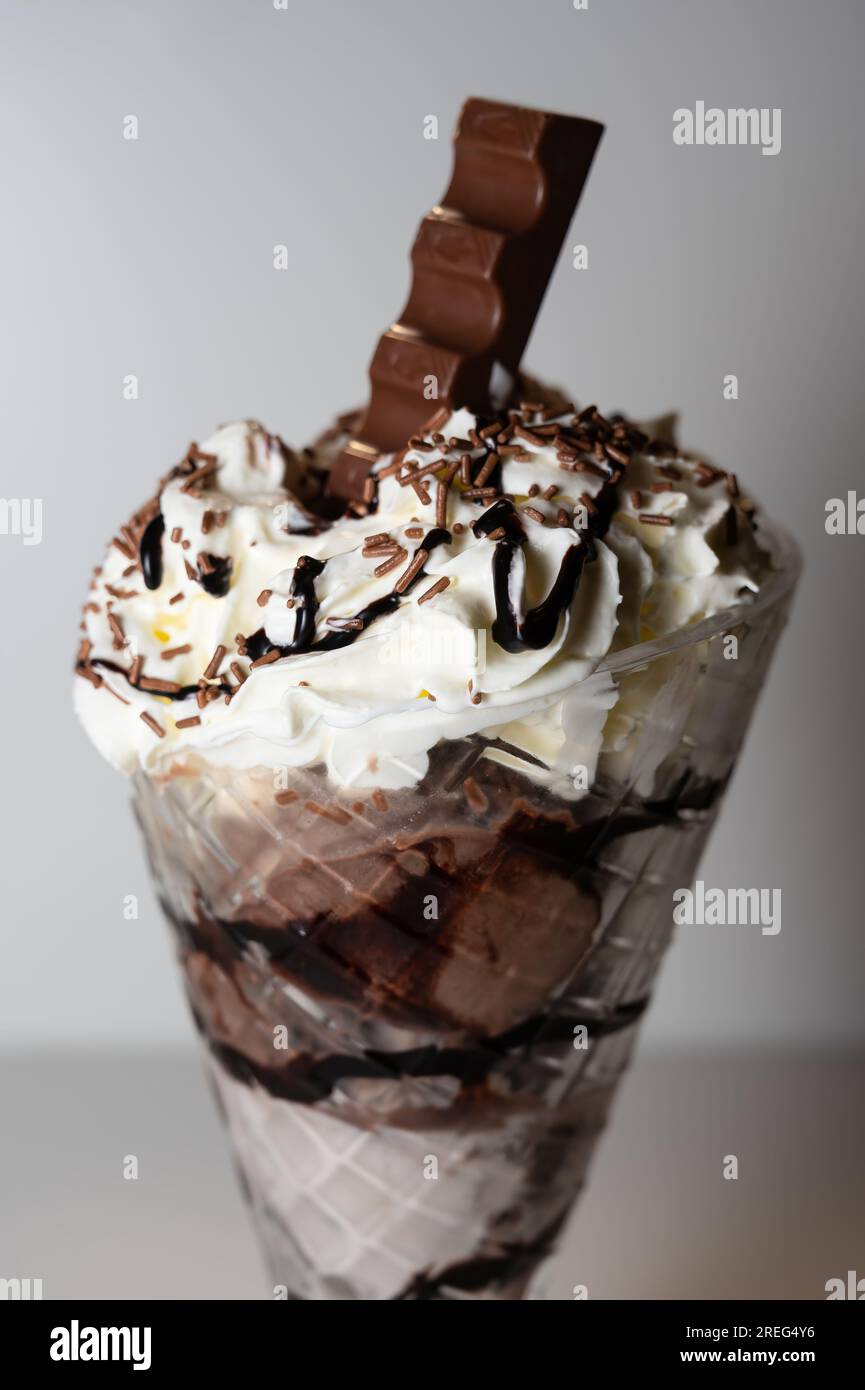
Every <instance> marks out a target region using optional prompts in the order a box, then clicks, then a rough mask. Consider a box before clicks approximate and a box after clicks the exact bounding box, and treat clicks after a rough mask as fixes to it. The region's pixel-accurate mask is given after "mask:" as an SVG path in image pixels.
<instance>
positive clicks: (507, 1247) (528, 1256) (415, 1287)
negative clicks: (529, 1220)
mask: <svg viewBox="0 0 865 1390" xmlns="http://www.w3.org/2000/svg"><path fill="white" fill-rule="evenodd" d="M567 1214H568V1210H567V1209H566V1210H565V1211H564V1212H563V1213H562V1214H561V1216H557V1217H556V1219H555V1220H554V1221H552V1222H550V1224H549V1225H548V1226H547V1227H546V1228H545V1229H544V1230H542V1231H539V1232H538V1234H537V1235H536V1236H535V1237H534V1238H533V1239H532V1240H527V1241H521V1242H519V1243H511V1242H508V1243H507V1244H503V1245H502V1248H501V1250H500V1251H499V1252H497V1253H496V1254H488V1255H474V1256H471V1257H469V1259H467V1260H459V1261H458V1262H457V1263H455V1264H452V1265H448V1266H447V1268H446V1269H442V1270H440V1271H439V1272H438V1273H437V1274H432V1273H429V1272H426V1273H421V1274H417V1275H415V1277H414V1279H412V1281H411V1283H410V1284H409V1285H408V1286H407V1288H405V1289H404V1290H403V1292H402V1293H399V1294H397V1295H396V1298H395V1299H394V1302H403V1301H409V1302H426V1301H429V1300H435V1299H439V1300H441V1299H447V1293H446V1290H448V1289H456V1290H459V1292H460V1293H476V1292H477V1291H478V1290H480V1289H486V1288H488V1287H489V1286H490V1285H491V1284H492V1285H496V1284H505V1283H510V1282H511V1281H513V1280H515V1279H518V1278H519V1277H520V1276H521V1275H528V1274H531V1272H532V1270H533V1269H534V1268H535V1265H537V1264H538V1262H539V1261H540V1260H542V1259H545V1258H546V1257H547V1256H548V1255H551V1254H552V1253H553V1250H554V1249H555V1242H556V1238H557V1236H558V1234H559V1232H560V1230H561V1228H562V1226H563V1225H564V1221H565V1217H566V1216H567Z"/></svg>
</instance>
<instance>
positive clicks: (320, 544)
mask: <svg viewBox="0 0 865 1390" xmlns="http://www.w3.org/2000/svg"><path fill="white" fill-rule="evenodd" d="M506 418H507V417H504V416H503V417H502V419H503V420H505V419H506ZM510 418H511V422H512V423H511V428H510V429H509V430H505V431H503V433H504V434H505V435H506V436H507V437H506V438H504V439H503V438H502V437H501V435H500V436H499V438H498V439H496V438H495V437H494V434H495V432H490V431H489V430H485V437H484V438H481V437H480V436H479V434H478V433H477V431H478V430H479V429H480V428H481V426H482V425H483V423H484V422H479V421H478V420H477V419H476V418H475V417H474V416H473V415H472V414H471V413H470V412H468V411H466V410H459V411H457V412H455V413H454V414H453V415H451V417H450V418H449V419H448V420H446V421H444V422H443V423H441V424H440V425H439V429H438V431H437V432H436V433H435V435H434V436H433V437H431V438H430V439H429V440H426V441H423V440H417V441H413V443H417V444H418V445H419V446H420V447H409V448H407V449H406V450H405V451H403V454H402V455H401V456H397V457H396V458H384V459H381V460H380V461H379V462H378V464H377V465H376V467H375V470H374V471H375V476H376V479H377V499H376V504H375V506H374V508H372V509H371V510H370V514H369V515H346V516H343V517H341V518H340V519H338V520H336V521H334V522H328V521H325V520H322V519H321V518H320V517H318V516H317V515H315V513H314V511H313V510H312V505H313V504H312V502H311V501H310V497H311V494H312V491H313V490H314V488H313V483H314V481H315V479H316V477H317V478H318V480H319V483H320V478H321V476H322V473H323V470H326V468H327V465H328V461H329V460H328V458H327V457H326V456H325V451H324V450H322V451H319V453H317V454H316V453H314V452H313V451H309V450H307V451H304V454H302V455H297V454H295V453H293V452H292V451H291V450H290V449H288V448H287V447H286V446H285V445H284V444H283V442H282V441H281V440H280V439H279V438H278V437H277V436H274V435H271V434H269V433H268V432H267V431H266V430H264V429H263V428H262V427H261V426H260V425H258V424H256V423H253V422H248V421H247V422H239V423H235V424H230V425H226V426H223V427H222V428H220V429H218V430H217V431H216V433H215V434H213V435H212V436H211V438H210V439H208V440H207V441H206V442H205V443H204V444H203V445H202V446H201V448H200V449H199V448H193V450H192V451H191V453H190V454H189V455H188V456H187V459H186V460H185V461H184V463H183V464H181V465H179V467H178V468H177V469H175V470H174V471H173V473H172V474H170V475H169V476H168V479H167V480H166V481H164V483H163V485H162V487H161V490H160V492H159V494H158V497H157V498H156V499H154V500H153V501H152V502H151V503H150V504H149V505H148V506H147V507H145V508H144V509H142V511H141V512H139V513H138V514H137V515H136V517H134V518H133V519H132V521H131V522H130V524H129V526H128V527H126V528H124V529H123V530H122V531H121V533H120V535H119V536H118V537H117V539H116V540H115V541H114V542H113V543H112V545H111V547H110V548H109V551H108V554H107V555H106V557H105V559H104V560H103V562H102V564H101V566H100V567H99V569H98V570H97V572H96V573H95V576H94V581H93V585H92V589H91V593H90V595H89V601H88V603H87V605H86V607H85V612H84V618H83V623H82V628H83V632H84V638H83V641H82V646H81V649H80V651H79V662H78V669H79V679H77V680H76V682H75V700H76V708H77V711H78V714H79V716H80V718H81V721H82V723H83V725H84V727H85V729H86V731H87V733H88V734H89V735H90V737H91V738H92V740H93V742H94V743H95V744H96V746H97V747H98V748H99V750H100V751H101V752H102V753H103V754H104V756H105V757H106V758H108V759H109V761H110V762H111V763H113V764H114V765H115V766H117V767H118V768H121V769H122V770H124V771H125V772H129V773H131V772H133V771H135V770H136V769H138V768H142V769H145V770H146V771H148V772H149V773H151V774H153V775H161V774H164V773H168V772H169V771H176V770H178V768H179V767H182V765H183V764H184V763H186V762H193V763H194V762H195V761H196V759H199V758H203V759H205V760H207V761H209V762H215V763H222V764H226V765H230V766H234V767H254V766H261V765H264V766H270V767H273V768H274V769H277V768H282V767H286V768H288V767H296V766H311V765H318V764H322V765H324V766H325V767H326V769H327V773H328V776H329V778H330V780H331V781H332V783H333V785H334V787H335V788H340V787H342V788H364V787H381V788H396V787H405V786H411V785H413V784H415V783H417V782H418V781H420V780H421V779H422V778H423V776H424V774H425V772H426V770H427V766H428V755H429V752H430V750H431V749H432V748H433V747H434V746H435V745H436V744H437V743H438V742H439V741H440V740H442V739H458V738H464V737H466V736H468V735H473V734H478V735H483V736H484V737H486V738H488V739H490V740H494V741H495V743H496V747H495V749H491V750H490V753H491V755H492V756H496V757H499V758H501V759H503V760H504V761H507V762H511V763H513V765H518V766H520V767H521V768H522V770H523V771H525V772H526V773H527V774H528V775H530V776H532V777H534V778H536V779H537V780H539V781H543V782H545V783H546V784H548V785H550V786H553V787H555V789H556V790H557V791H558V792H560V793H561V794H562V795H566V796H575V795H578V794H580V793H581V792H582V791H583V790H584V789H585V786H586V782H587V781H588V782H589V783H590V782H591V779H592V777H593V775H594V771H595V766H596V763H597V759H598V755H599V752H600V751H601V749H602V748H603V747H604V741H605V738H606V737H609V739H610V740H612V742H611V746H616V745H615V740H618V742H619V744H620V742H621V738H622V721H621V720H620V721H619V723H618V725H617V724H616V723H615V720H614V719H613V718H612V716H611V711H612V710H613V707H614V705H615V704H616V701H617V690H616V687H615V685H614V684H613V682H612V680H611V679H610V677H609V675H608V674H606V673H605V672H604V671H603V669H599V668H600V667H602V663H603V661H604V658H605V657H606V656H607V655H608V654H610V653H611V652H614V651H616V650H618V649H620V648H623V647H627V646H630V645H632V644H634V643H636V642H639V641H643V640H646V639H649V638H652V637H655V636H660V635H662V634H664V633H668V632H671V631H674V630H676V629H678V628H681V627H684V626H686V625H688V624H691V623H694V622H697V621H699V620H700V619H702V618H704V617H707V616H709V615H711V614H712V613H714V612H717V611H719V610H721V609H724V608H726V607H729V606H731V605H732V604H734V603H735V602H737V601H739V600H740V598H741V596H742V595H743V593H746V592H749V591H750V592H755V591H756V589H757V587H758V582H759V577H760V573H761V564H763V563H764V562H765V557H761V556H760V552H759V551H758V550H757V547H756V545H755V543H754V540H753V535H752V531H751V525H750V520H749V514H750V508H749V507H748V506H746V507H745V508H744V509H743V508H742V506H741V505H740V503H739V502H738V500H737V493H738V489H737V488H736V485H735V481H734V480H731V479H730V478H729V477H728V475H725V474H724V473H722V472H721V471H720V470H717V469H714V468H712V467H711V466H710V465H708V464H706V463H704V462H702V461H700V460H697V459H694V458H691V457H687V456H684V455H682V454H681V453H680V452H679V451H678V450H676V449H675V448H672V447H670V446H668V445H662V444H661V443H659V442H655V441H651V440H650V439H648V438H647V435H646V434H645V433H644V432H642V431H639V430H638V429H637V428H636V427H635V426H630V425H627V426H626V425H625V424H624V423H618V424H616V425H612V424H609V423H608V422H606V421H603V419H602V417H600V416H598V415H595V416H594V417H593V416H591V413H590V412H583V413H582V415H581V416H580V417H575V416H574V412H573V410H572V409H568V410H567V411H563V412H562V413H561V414H560V415H557V416H553V417H552V418H550V411H549V410H543V411H542V410H531V409H527V410H524V411H523V412H522V414H520V415H512V416H511V417H510ZM580 421H582V422H583V423H579V422H580ZM555 426H559V432H558V433H556V432H555ZM538 430H540V433H538ZM583 433H588V434H591V435H593V437H594V438H595V439H598V438H601V439H602V440H606V445H605V444H603V443H601V444H599V445H598V446H597V447H594V448H587V449H586V450H583V451H580V450H578V449H576V448H575V447H574V446H573V444H572V443H569V442H568V441H569V439H570V440H572V439H573V438H574V437H582V435H583ZM563 441H564V442H563ZM332 445H333V440H332V439H331V440H329V443H328V448H329V449H330V453H331V456H332V452H333V450H332V447H331V446H332ZM607 446H608V447H607ZM491 454H494V457H493V461H492V463H491V464H488V466H487V468H486V470H485V472H484V464H485V463H486V462H487V460H488V459H489V457H490V455H491ZM465 458H467V459H468V462H467V463H466V462H463V463H461V462H460V461H461V460H463V459H465ZM439 460H442V463H441V464H439V463H438V461H439ZM434 465H435V466H436V467H437V469H438V471H437V473H435V474H433V473H432V472H430V471H428V472H427V473H426V475H425V476H423V475H422V472H421V470H423V469H424V468H427V469H428V470H429V469H431V468H432V467H433V466H434ZM479 471H480V472H481V479H480V486H479V487H478V485H477V479H478V474H479ZM467 478H468V479H469V482H468V483H467V482H466V479H467ZM443 479H445V480H446V481H447V487H446V489H445V493H444V496H443V498H442V500H441V501H440V502H439V506H438V516H437V515H436V513H437V498H438V496H439V489H438V484H439V483H440V482H441V481H442V480H443ZM483 489H487V492H486V493H485V494H483V495H481V496H477V495H475V496H472V491H473V490H474V492H475V493H478V492H479V491H482V490H483ZM304 499H305V500H304ZM502 499H504V500H502ZM484 531H486V532H487V533H489V534H484ZM419 552H422V553H421V554H419ZM605 730H607V731H608V734H605ZM503 744H504V745H507V747H505V748H503V747H502V745H503ZM509 749H510V750H511V751H508V750H509ZM522 754H526V755H528V757H529V759H530V760H531V761H530V762H526V761H524V760H523V758H522V756H521V755H522Z"/></svg>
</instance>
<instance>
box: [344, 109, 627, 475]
mask: <svg viewBox="0 0 865 1390" xmlns="http://www.w3.org/2000/svg"><path fill="white" fill-rule="evenodd" d="M602 131H603V126H601V125H598V124H597V122H595V121H588V120H583V119H581V118H579V117H576V116H558V115H553V114H551V113H549V112H546V111H534V110H531V109H529V108H528V107H521V106H509V105H505V104H504V103H502V102H493V101H483V100H481V99H480V98H478V97H471V98H470V99H469V100H468V101H467V102H466V104H465V106H464V107H463V109H462V113H461V115H460V119H459V122H458V124H457V129H456V134H455V135H454V165H453V173H452V176H451V181H450V186H449V187H448V190H447V192H446V194H445V196H444V199H443V200H442V204H441V206H440V207H435V208H433V209H432V211H431V212H428V213H427V215H426V217H425V218H424V219H423V221H422V222H421V225H420V228H419V230H418V234H417V237H416V239H415V243H414V247H413V248H412V253H411V260H412V267H413V279H412V286H411V291H410V293H409V298H408V302H407V304H406V306H405V308H404V309H403V311H402V314H401V315H400V318H399V321H398V322H397V323H395V324H394V325H393V326H392V327H391V328H389V329H388V330H387V332H385V333H384V334H383V335H382V337H381V338H380V339H379V343H378V346H377V347H376V350H375V353H374V355H373V359H372V362H371V364H370V369H369V375H370V383H371V388H372V389H371V394H370V400H369V404H368V406H367V408H366V410H365V411H364V412H363V414H362V415H361V417H360V421H359V423H358V425H357V427H356V430H355V434H354V437H353V438H352V440H351V442H350V443H349V444H348V446H347V447H346V449H345V450H344V451H343V453H342V454H341V456H340V458H339V459H338V460H337V462H336V463H335V465H334V467H333V469H332V472H331V476H330V482H329V485H328V491H329V492H330V494H331V496H333V497H339V498H342V499H343V500H345V501H350V500H357V501H360V500H362V499H364V497H366V498H367V499H368V498H369V495H370V493H369V488H370V484H369V481H368V480H369V472H370V469H371V467H372V465H373V464H374V462H375V460H376V459H377V458H378V456H379V455H380V454H384V453H392V452H393V451H394V450H396V449H400V448H402V447H403V446H404V445H405V444H406V442H407V440H408V439H409V438H410V437H411V436H412V435H413V434H414V433H415V432H416V431H418V430H420V429H421V428H422V427H423V426H424V425H425V424H427V422H428V421H429V420H430V418H431V416H434V415H436V414H439V415H440V416H441V418H446V417H447V415H448V414H449V413H450V411H451V410H453V409H455V408H457V407H459V406H468V407H469V408H470V409H471V410H473V411H474V412H476V413H477V414H486V413H489V412H490V411H491V410H492V409H494V408H496V407H499V406H501V404H502V400H501V399H496V400H493V396H494V395H495V394H496V392H497V388H498V387H499V386H500V384H502V383H503V384H504V387H505V391H506V390H507V387H508V385H509V384H512V383H513V380H514V379H515V377H516V375H517V370H518V368H519V364H520V359H521V357H522V354H523V349H524V348H525V345H526V341H527V339H528V337H529V334H530V333H531V330H532V326H533V324H534V321H535V317H536V315H537V312H538V309H539V308H540V304H541V300H542V299H543V297H544V292H545V290H546V287H547V283H548V281H549V278H550V276H551V274H552V272H553V267H554V265H555V263H556V258H557V256H558V254H559V249H560V247H561V244H562V241H563V239H564V236H565V233H566V232H567V230H568V226H569V224H570V221H571V217H572V216H573V213H574V209H575V207H576V205H577V200H578V199H579V196H580V192H581V191H582V188H583V184H584V183H585V181H586V177H587V175H588V172H589V168H590V165H591V163H592V158H593V156H594V153H595V150H596V149H597V146H598V142H599V140H600V138H601V134H602Z"/></svg>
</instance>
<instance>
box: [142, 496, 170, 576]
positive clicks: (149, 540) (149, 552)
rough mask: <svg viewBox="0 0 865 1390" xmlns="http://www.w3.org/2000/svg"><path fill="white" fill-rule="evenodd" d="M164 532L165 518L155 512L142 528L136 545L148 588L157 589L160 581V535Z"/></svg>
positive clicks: (160, 513)
mask: <svg viewBox="0 0 865 1390" xmlns="http://www.w3.org/2000/svg"><path fill="white" fill-rule="evenodd" d="M164 533H165V518H164V516H163V515H162V512H157V513H156V516H155V517H154V518H153V520H152V521H149V522H148V523H147V525H146V526H145V528H144V531H143V533H142V536H141V541H140V543H139V546H138V558H139V559H140V561H141V573H142V574H143V575H144V583H145V585H146V586H147V588H148V589H158V588H159V586H160V584H161V583H162V537H163V535H164Z"/></svg>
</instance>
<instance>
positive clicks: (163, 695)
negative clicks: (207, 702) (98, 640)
mask: <svg viewBox="0 0 865 1390" xmlns="http://www.w3.org/2000/svg"><path fill="white" fill-rule="evenodd" d="M84 664H85V663H84V662H83V661H79V662H76V666H75V669H76V670H77V671H80V670H81V669H82V668H83V667H84ZM90 665H91V666H100V667H101V668H102V669H103V670H104V671H114V672H115V674H116V675H118V676H123V678H124V680H125V681H126V684H127V685H129V686H131V688H132V689H133V690H141V692H142V694H144V695H158V696H159V698H160V699H162V700H188V699H189V697H190V695H197V694H198V692H199V690H200V689H201V687H200V686H199V685H198V684H197V683H196V684H195V685H181V686H179V687H178V689H177V690H146V689H144V688H143V687H142V686H140V685H138V684H136V683H135V682H134V681H131V680H130V679H129V672H128V671H127V670H126V668H125V667H123V666H121V665H119V663H118V662H116V661H110V660H109V659H108V657H104V656H94V657H93V658H92V660H91V662H90ZM217 685H218V686H219V689H220V691H221V692H222V694H223V695H227V694H228V693H229V692H230V691H231V690H232V688H233V687H232V686H231V685H230V683H229V682H227V681H219V682H217V681H212V682H211V686H212V687H216V686H217Z"/></svg>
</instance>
